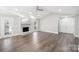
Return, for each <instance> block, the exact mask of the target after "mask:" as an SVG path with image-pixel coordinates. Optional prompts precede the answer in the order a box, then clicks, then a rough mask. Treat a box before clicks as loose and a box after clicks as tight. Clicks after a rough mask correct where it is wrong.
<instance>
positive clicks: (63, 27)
mask: <svg viewBox="0 0 79 59" xmlns="http://www.w3.org/2000/svg"><path fill="white" fill-rule="evenodd" d="M59 30H60V31H59V32H63V33H73V34H74V33H75V18H74V17H64V18H62V19H60V21H59Z"/></svg>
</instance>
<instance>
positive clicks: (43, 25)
mask: <svg viewBox="0 0 79 59" xmlns="http://www.w3.org/2000/svg"><path fill="white" fill-rule="evenodd" d="M40 31H45V32H51V33H57V34H58V16H57V15H53V14H51V15H48V16H47V17H45V18H42V19H40Z"/></svg>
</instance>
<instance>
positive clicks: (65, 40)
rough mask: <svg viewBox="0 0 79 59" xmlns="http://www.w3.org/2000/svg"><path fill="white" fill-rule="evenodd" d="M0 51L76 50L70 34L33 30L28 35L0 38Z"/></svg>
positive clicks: (73, 39) (73, 38)
mask: <svg viewBox="0 0 79 59" xmlns="http://www.w3.org/2000/svg"><path fill="white" fill-rule="evenodd" d="M0 51H1V52H74V51H75V52H76V51H78V50H77V47H76V45H75V37H74V36H73V35H72V34H65V33H61V34H59V35H57V34H53V33H47V32H34V33H31V34H28V35H23V36H15V37H11V38H6V39H0Z"/></svg>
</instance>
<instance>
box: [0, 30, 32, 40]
mask: <svg viewBox="0 0 79 59" xmlns="http://www.w3.org/2000/svg"><path fill="white" fill-rule="evenodd" d="M30 33H32V31H30V32H22V33H18V34H13V35H6V36H2V37H0V39H2V38H7V37H12V36H17V35H26V34H30Z"/></svg>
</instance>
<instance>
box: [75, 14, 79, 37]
mask: <svg viewBox="0 0 79 59" xmlns="http://www.w3.org/2000/svg"><path fill="white" fill-rule="evenodd" d="M75 36H76V37H79V15H77V16H76V20H75Z"/></svg>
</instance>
